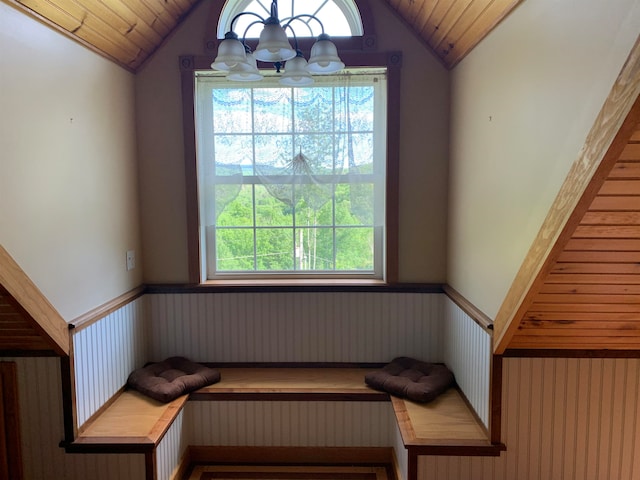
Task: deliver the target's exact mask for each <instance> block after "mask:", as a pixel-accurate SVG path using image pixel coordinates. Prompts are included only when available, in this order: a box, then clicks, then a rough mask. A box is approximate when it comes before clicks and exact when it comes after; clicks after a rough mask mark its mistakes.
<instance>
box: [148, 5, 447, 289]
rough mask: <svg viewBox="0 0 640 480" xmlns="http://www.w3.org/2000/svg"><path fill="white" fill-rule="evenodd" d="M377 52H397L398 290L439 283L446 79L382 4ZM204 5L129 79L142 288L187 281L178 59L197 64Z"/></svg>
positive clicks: (378, 13) (378, 10) (443, 225)
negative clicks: (136, 164) (399, 56)
mask: <svg viewBox="0 0 640 480" xmlns="http://www.w3.org/2000/svg"><path fill="white" fill-rule="evenodd" d="M370 4H371V7H372V10H373V14H374V17H375V26H376V32H377V34H378V43H379V47H378V48H379V50H381V51H392V50H401V51H402V52H403V66H402V73H401V82H402V85H401V88H402V93H401V105H400V110H401V125H400V128H401V129H402V134H401V138H400V145H401V147H400V157H401V160H400V162H401V164H400V213H399V218H400V232H399V237H400V238H399V242H400V249H399V250H400V259H399V277H400V280H401V281H404V282H443V281H444V280H445V248H446V246H445V237H446V208H445V204H446V200H447V198H446V188H447V186H446V175H447V148H448V126H449V125H448V124H449V122H448V115H449V108H448V103H449V85H448V82H449V73H448V72H447V71H446V70H445V69H444V67H442V65H441V64H440V63H439V62H438V61H437V60H436V59H435V58H434V57H433V56H432V55H431V53H430V52H429V51H428V50H427V48H426V47H424V46H423V45H422V44H421V43H420V42H418V40H416V38H415V37H414V36H413V35H411V34H410V33H409V32H408V30H407V29H406V27H405V26H404V24H403V23H401V22H400V21H399V20H398V19H397V18H396V17H395V15H394V14H393V12H392V11H391V10H390V9H389V8H387V7H386V5H385V4H384V3H383V2H382V1H380V0H370ZM209 5H210V2H202V3H201V4H200V6H199V7H198V8H196V9H195V10H194V11H193V12H192V13H191V15H190V16H189V17H188V18H187V19H186V20H185V21H184V23H183V24H182V25H181V26H180V28H179V29H178V31H177V32H176V33H175V34H174V35H173V36H172V37H171V39H170V40H169V41H168V42H167V43H166V44H165V45H164V46H163V47H162V49H161V50H160V51H158V52H157V53H156V54H155V55H154V57H153V58H152V59H151V60H150V61H149V62H147V63H146V64H145V65H144V66H143V68H142V69H141V71H140V72H139V73H138V75H137V76H136V101H137V115H138V138H139V144H140V168H141V180H142V181H141V208H142V231H143V238H144V250H145V265H144V267H145V268H144V272H145V281H146V282H147V283H163V282H164V283H171V282H178V283H179V282H185V281H188V270H187V237H186V203H185V173H184V155H183V135H182V103H181V93H180V92H181V90H180V72H179V68H178V57H179V56H180V55H186V54H195V55H202V54H204V51H203V46H204V42H203V39H204V33H205V27H206V24H205V22H206V21H207V18H208V13H209Z"/></svg>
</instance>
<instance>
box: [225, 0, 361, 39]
mask: <svg viewBox="0 0 640 480" xmlns="http://www.w3.org/2000/svg"><path fill="white" fill-rule="evenodd" d="M271 3H272V2H271V0H227V3H226V4H225V6H224V8H223V10H222V14H221V15H220V20H219V23H218V38H223V37H224V34H225V33H226V32H228V31H230V30H231V22H232V20H233V19H234V17H235V16H236V15H238V14H239V13H242V12H253V13H256V14H258V15H260V16H261V17H263V18H267V17H269V14H270V11H271ZM277 5H278V18H279V19H280V20H286V19H288V18H291V17H294V16H296V15H301V14H307V15H313V16H315V17H317V18H318V19H319V20H320V22H322V25H323V26H324V33H327V34H328V35H330V36H332V37H351V36H362V35H363V28H362V19H361V17H360V12H359V11H358V7H357V6H356V4H355V2H354V1H353V0H280V1H279V2H277ZM255 20H257V17H255V16H253V15H242V16H241V17H239V18H238V19H237V20H236V22H235V23H234V25H233V31H234V32H235V33H236V34H237V35H238V36H239V37H240V38H243V37H246V38H258V36H259V35H260V31H261V30H262V27H263V25H261V24H254V25H251V23H252V22H255ZM291 27H292V28H293V29H294V31H295V34H296V36H297V37H300V38H303V37H317V36H318V35H320V33H322V28H321V27H320V25H319V23H318V22H317V21H315V20H313V19H311V18H308V17H304V18H302V19H301V20H295V21H293V22H291ZM287 34H288V35H290V36H291V35H292V33H291V32H290V31H288V32H287Z"/></svg>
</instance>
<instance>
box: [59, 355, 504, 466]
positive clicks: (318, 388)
mask: <svg viewBox="0 0 640 480" xmlns="http://www.w3.org/2000/svg"><path fill="white" fill-rule="evenodd" d="M219 370H220V373H221V376H222V379H221V381H220V382H218V383H216V384H213V385H210V386H207V387H204V388H201V389H199V390H197V391H195V392H193V393H191V394H190V395H184V396H182V397H180V398H178V399H176V400H174V401H173V402H171V403H168V404H162V403H159V402H156V401H155V400H152V399H149V398H147V397H145V396H143V395H141V394H139V393H137V392H135V391H130V390H126V391H124V392H122V393H121V394H119V396H118V397H117V398H116V399H115V400H114V401H113V402H112V403H111V404H110V405H109V406H108V407H107V408H106V409H104V410H103V411H101V412H100V413H99V414H98V415H97V416H95V418H92V419H91V421H90V422H87V424H86V425H85V426H83V428H82V429H81V431H80V434H79V435H78V437H77V439H76V440H75V441H74V442H73V443H72V444H71V445H69V446H68V447H67V450H68V451H75V452H81V451H82V452H87V451H93V452H116V451H118V452H132V453H133V452H147V451H150V450H153V449H154V448H155V446H157V444H158V443H159V441H160V440H161V439H162V436H163V435H164V433H165V432H166V431H167V429H168V428H169V427H170V425H171V423H172V422H173V420H174V419H175V418H176V416H177V415H178V413H179V412H180V410H181V409H182V408H183V407H184V405H185V403H186V402H187V400H192V401H222V400H237V401H243V400H244V401H247V400H280V401H287V400H289V401H294V400H296V401H313V400H332V401H389V400H390V399H391V401H392V405H393V410H394V413H395V417H396V420H397V423H398V426H399V429H400V432H401V435H402V439H403V443H404V445H405V447H406V448H407V449H408V450H409V456H410V457H412V456H414V457H415V456H416V455H499V454H500V451H501V450H504V446H502V445H493V444H491V443H490V441H489V439H488V434H487V432H486V430H485V428H484V426H483V425H482V424H481V423H480V422H479V420H478V419H477V418H476V416H475V414H474V413H473V411H472V410H471V408H470V407H469V406H468V404H467V403H466V401H465V400H464V398H463V396H462V394H461V393H460V391H459V390H457V389H456V388H451V389H449V390H448V391H447V392H445V393H444V394H443V395H441V396H440V397H438V398H437V399H436V400H434V401H433V402H430V403H427V404H417V403H414V402H411V401H408V400H403V399H399V398H396V397H390V396H389V395H388V394H387V393H384V392H379V391H377V390H374V389H372V388H370V387H368V386H367V385H366V384H365V382H364V376H365V374H366V373H367V372H368V371H369V370H370V369H365V368H326V367H323V368H235V367H232V368H219Z"/></svg>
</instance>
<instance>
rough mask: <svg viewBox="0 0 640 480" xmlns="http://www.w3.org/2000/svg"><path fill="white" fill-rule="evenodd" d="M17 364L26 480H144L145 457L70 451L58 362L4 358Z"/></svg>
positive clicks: (49, 359)
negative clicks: (65, 440)
mask: <svg viewBox="0 0 640 480" xmlns="http://www.w3.org/2000/svg"><path fill="white" fill-rule="evenodd" d="M0 360H2V361H12V362H15V363H16V364H17V366H18V397H19V401H20V436H21V443H22V456H23V467H24V478H25V480H52V479H66V480H84V479H87V478H91V479H92V480H113V479H116V478H117V479H119V480H140V479H143V478H145V469H144V456H143V455H140V454H137V455H126V454H117V455H92V454H91V455H88V454H82V455H80V454H74V455H71V454H66V453H65V451H64V449H62V448H60V446H59V445H60V441H61V440H62V439H63V438H64V429H63V419H62V380H61V375H60V360H59V359H58V358H52V357H37V358H26V357H19V358H2V359H0Z"/></svg>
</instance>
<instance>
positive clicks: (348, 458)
mask: <svg viewBox="0 0 640 480" xmlns="http://www.w3.org/2000/svg"><path fill="white" fill-rule="evenodd" d="M186 457H188V459H189V461H190V463H192V464H193V463H219V464H247V465H251V464H259V465H269V464H297V465H305V464H314V465H322V464H327V465H347V464H348V465H352V464H394V463H396V464H397V462H396V460H395V456H394V452H393V447H243V446H190V447H189V448H188V454H187V455H186Z"/></svg>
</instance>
